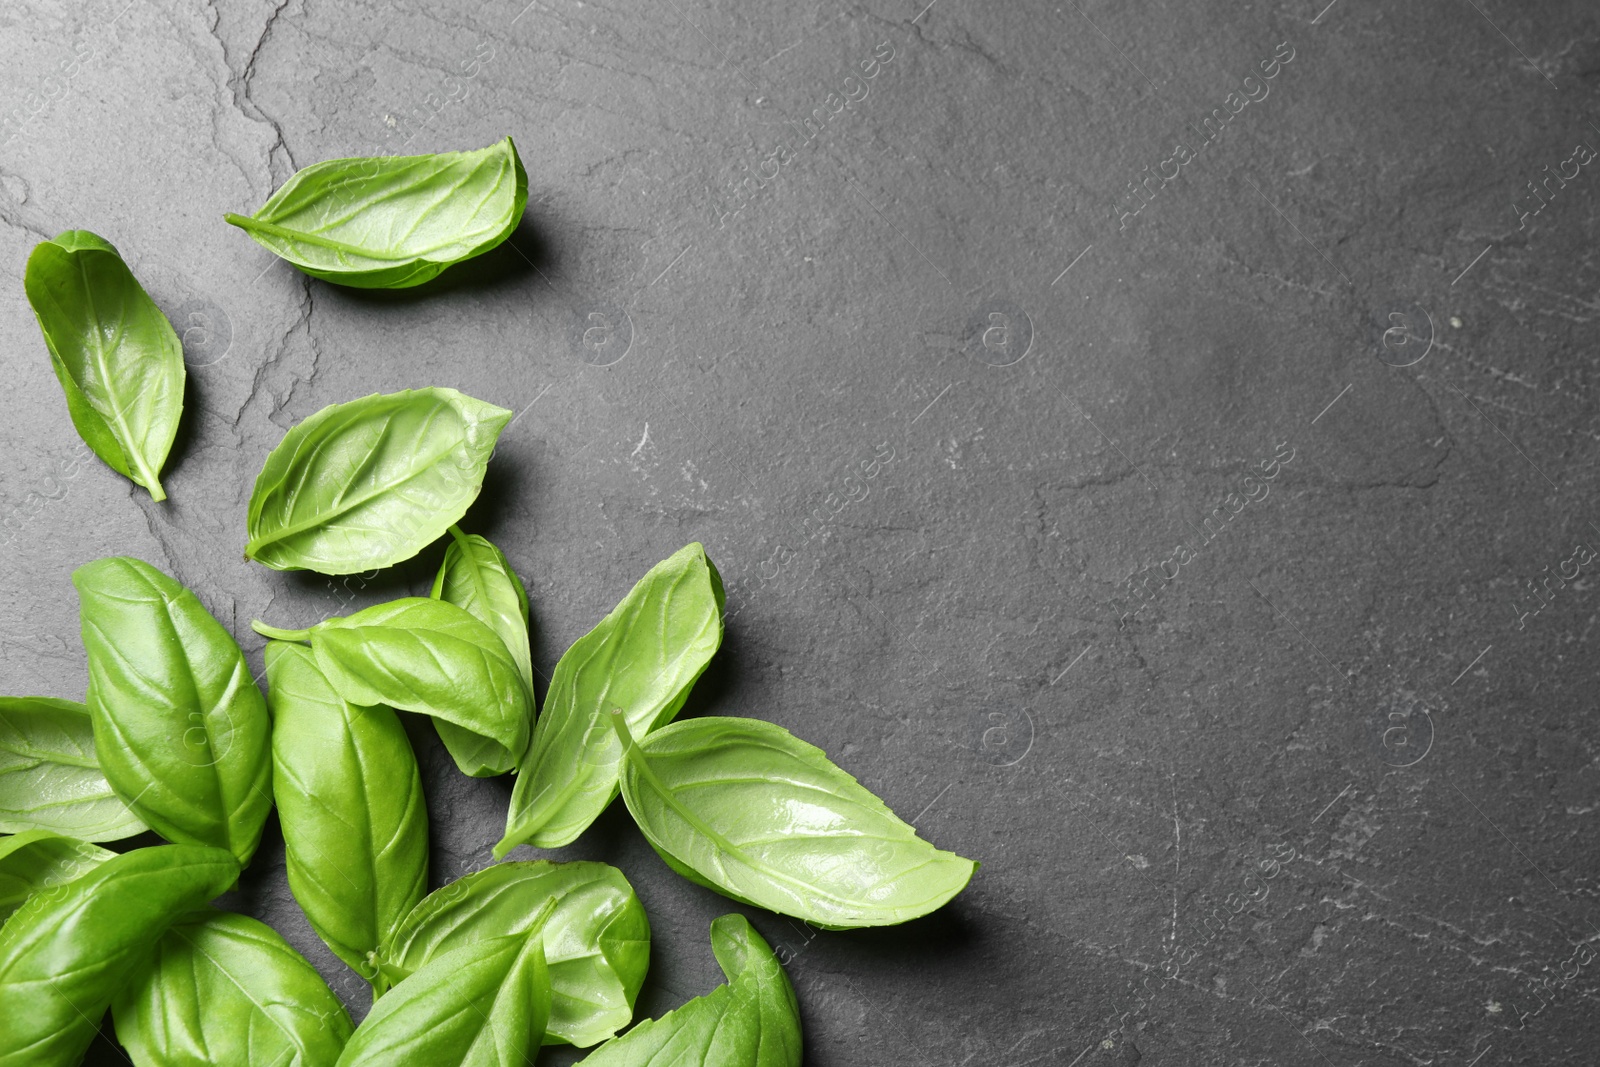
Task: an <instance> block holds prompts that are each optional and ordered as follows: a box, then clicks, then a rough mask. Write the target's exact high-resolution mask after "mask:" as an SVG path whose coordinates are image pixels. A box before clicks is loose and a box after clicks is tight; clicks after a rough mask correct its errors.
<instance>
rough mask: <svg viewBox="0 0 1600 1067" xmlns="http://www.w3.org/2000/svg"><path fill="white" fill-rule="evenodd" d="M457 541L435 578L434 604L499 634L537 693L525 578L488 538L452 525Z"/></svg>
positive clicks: (446, 555) (531, 689) (531, 687)
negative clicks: (447, 606)
mask: <svg viewBox="0 0 1600 1067" xmlns="http://www.w3.org/2000/svg"><path fill="white" fill-rule="evenodd" d="M450 536H451V537H452V538H454V540H453V541H452V542H451V544H450V547H449V548H448V549H447V550H445V554H444V562H443V563H441V564H440V565H439V573H438V575H436V576H435V577H434V579H433V591H432V592H430V593H429V594H428V595H429V596H431V597H433V599H435V600H443V601H444V602H445V603H447V604H454V605H455V606H456V607H458V608H461V609H463V610H465V611H466V612H467V613H468V614H469V615H471V616H472V617H473V618H475V619H477V620H478V621H479V622H481V623H483V624H484V625H486V626H488V627H489V629H491V630H493V631H494V632H495V633H497V634H499V635H500V640H501V641H503V642H505V646H506V650H507V651H509V652H510V653H511V658H512V659H514V660H516V662H517V670H519V671H521V672H522V681H523V683H524V684H525V685H527V687H528V692H530V693H532V692H533V651H532V649H531V648H530V647H529V644H528V640H529V639H528V592H527V590H526V589H524V588H523V587H522V579H521V578H518V577H517V572H516V571H514V570H512V569H511V561H510V560H508V559H506V555H505V553H504V552H501V551H500V550H499V549H498V548H496V547H495V546H494V545H492V544H490V543H489V540H488V538H485V537H480V536H478V535H477V534H471V535H468V534H464V533H462V532H461V529H460V527H457V526H452V527H450Z"/></svg>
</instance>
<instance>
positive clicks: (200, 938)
mask: <svg viewBox="0 0 1600 1067" xmlns="http://www.w3.org/2000/svg"><path fill="white" fill-rule="evenodd" d="M111 1011H112V1018H113V1019H114V1020H115V1021H116V1027H117V1040H118V1041H119V1042H121V1043H122V1046H123V1048H125V1049H127V1051H128V1054H129V1055H130V1056H132V1057H133V1062H134V1064H135V1065H136V1067H209V1065H211V1064H224V1063H226V1064H273V1065H274V1067H333V1064H334V1063H335V1062H336V1061H337V1060H338V1059H339V1053H340V1052H341V1051H342V1050H343V1048H344V1044H345V1042H346V1041H347V1040H349V1037H350V1033H351V1030H352V1029H353V1027H352V1026H351V1024H350V1016H349V1015H347V1014H346V1013H345V1010H344V1005H343V1004H341V1003H339V998H338V997H336V996H334V995H333V990H331V989H329V988H328V985H327V983H326V982H324V981H323V980H322V976H321V975H319V974H318V973H317V970H316V968H315V967H313V966H311V964H310V963H308V962H306V958H305V957H304V956H302V955H300V953H298V952H296V951H295V950H294V949H293V948H292V947H291V946H290V945H289V943H288V942H287V941H285V940H284V939H283V938H282V937H281V936H279V934H278V932H277V931H276V930H274V929H273V928H272V927H270V926H267V925H266V924H264V923H260V922H257V921H256V920H254V919H251V918H247V917H246V916H243V915H234V914H231V913H229V912H225V911H216V910H214V909H207V910H204V911H202V912H200V913H198V914H196V915H191V916H188V917H186V918H185V919H183V920H181V921H179V922H177V923H174V924H173V925H172V927H171V928H169V929H168V930H167V932H166V933H165V934H164V935H163V936H162V938H161V940H160V941H158V942H156V950H155V953H154V957H153V959H151V960H150V962H149V963H148V964H147V965H146V966H145V967H143V968H140V970H139V972H138V974H137V975H136V976H135V978H134V980H133V981H132V982H131V983H129V984H128V985H127V986H125V987H124V988H123V989H121V990H120V991H119V992H118V993H117V995H116V997H115V998H114V999H113V1000H112V1002H111Z"/></svg>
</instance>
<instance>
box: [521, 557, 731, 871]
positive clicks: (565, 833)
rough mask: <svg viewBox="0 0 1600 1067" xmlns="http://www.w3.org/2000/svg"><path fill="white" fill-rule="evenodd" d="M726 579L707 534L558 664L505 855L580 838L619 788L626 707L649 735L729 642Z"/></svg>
mask: <svg viewBox="0 0 1600 1067" xmlns="http://www.w3.org/2000/svg"><path fill="white" fill-rule="evenodd" d="M722 605H723V594H722V579H721V577H720V576H719V575H718V574H717V569H716V567H714V566H712V564H711V561H710V560H709V559H707V558H706V553H705V549H704V548H702V547H701V546H700V545H699V544H698V543H695V544H690V545H687V546H685V547H684V548H681V549H679V550H678V551H677V552H675V553H673V554H672V555H671V556H669V557H667V559H666V560H664V561H662V562H661V563H658V564H656V565H655V566H654V567H652V568H651V569H650V572H649V573H648V574H646V575H645V576H644V577H643V578H641V579H640V580H639V584H637V585H635V586H634V587H633V589H632V591H631V592H629V593H628V595H627V596H626V597H625V598H623V601H622V603H620V604H618V605H617V607H616V610H614V611H613V612H612V613H611V614H609V615H607V616H606V617H605V618H604V619H601V620H600V624H599V625H598V626H596V627H595V628H594V629H593V630H590V631H589V632H588V633H587V634H585V635H583V636H582V637H580V638H578V640H577V641H575V642H574V643H573V645H572V647H571V648H569V649H567V652H566V654H565V655H564V656H562V657H561V660H560V662H558V663H557V664H556V669H555V673H554V675H552V676H551V679H550V689H549V691H548V692H547V693H546V695H545V700H544V710H543V712H542V713H541V714H540V716H539V722H538V725H537V726H535V728H534V732H533V743H532V745H531V746H530V748H529V751H528V755H527V756H526V757H525V758H524V759H523V764H522V768H521V771H520V773H519V774H518V775H517V783H516V786H515V787H514V789H513V791H512V793H511V810H510V811H509V813H508V814H507V815H506V832H505V836H504V837H503V838H501V839H500V843H499V844H497V845H495V847H494V855H495V858H496V859H499V858H501V857H503V856H505V854H506V853H507V852H509V851H511V849H513V848H515V847H516V846H517V845H519V844H521V843H523V842H524V841H526V842H529V843H530V844H533V845H535V846H537V847H539V848H560V847H561V846H562V845H568V844H571V843H572V842H573V841H574V840H576V839H577V836H578V835H579V834H581V833H583V831H584V830H585V829H587V828H588V826H589V824H590V823H592V822H594V820H595V818H596V817H598V816H599V814H600V813H601V812H602V811H604V810H605V809H606V805H608V804H610V803H611V801H612V800H613V799H615V798H616V795H617V765H618V762H619V761H620V760H621V758H622V746H621V745H620V744H619V743H618V741H617V738H616V735H615V734H613V733H612V731H611V728H610V726H609V725H608V724H607V719H608V717H609V713H610V712H611V710H612V709H614V708H621V709H622V710H623V711H625V712H626V713H627V717H628V726H629V728H630V729H631V730H632V731H633V732H634V733H635V734H636V735H642V734H645V733H647V732H649V731H650V730H653V729H655V728H656V727H658V726H660V725H661V724H662V723H665V722H669V721H671V719H672V717H673V716H674V715H676V714H677V713H678V709H679V708H681V707H683V702H684V700H686V699H687V698H688V696H689V690H690V688H691V687H692V686H693V685H694V683H695V680H696V679H697V678H699V677H700V673H701V672H702V671H704V670H705V669H706V665H707V664H708V663H710V662H711V656H712V654H713V653H715V652H716V651H717V646H718V645H719V644H721V643H722Z"/></svg>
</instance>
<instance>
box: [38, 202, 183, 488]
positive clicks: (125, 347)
mask: <svg viewBox="0 0 1600 1067" xmlns="http://www.w3.org/2000/svg"><path fill="white" fill-rule="evenodd" d="M24 286H25V288H26V289H27V292H28V303H30V304H32V305H33V314H34V316H35V317H36V318H37V319H38V320H39V330H40V332H41V333H43V334H44V341H45V345H46V347H48V348H49V349H50V365H51V367H52V368H54V370H55V372H56V378H57V379H58V380H60V382H61V389H62V391H63V392H65V393H66V394H67V413H68V414H69V415H71V416H72V425H73V426H75V427H77V430H78V435H79V436H80V437H82V438H83V440H84V442H85V443H86V444H88V446H89V447H90V448H92V449H94V454H95V455H97V456H99V457H100V458H101V459H103V460H105V462H106V465H107V466H109V467H111V469H112V470H115V471H116V472H117V473H118V474H122V475H125V476H127V477H128V478H131V479H133V481H134V482H135V483H137V484H139V485H142V486H144V487H145V488H146V489H148V490H149V491H150V496H151V498H152V499H154V500H165V499H166V498H167V494H166V492H165V491H164V490H163V489H162V488H161V467H162V465H163V464H165V463H166V461H167V453H168V452H169V451H171V449H172V439H173V437H175V436H176V435H177V432H178V419H179V417H180V416H181V415H182V414H183V382H184V373H185V372H184V367H183V345H182V343H180V342H179V340H178V335H177V334H176V333H175V332H173V329H172V324H171V323H170V322H168V321H167V317H166V316H165V315H163V314H162V313H161V309H160V308H158V307H156V305H155V301H153V300H151V299H150V297H149V295H148V294H147V293H146V292H145V291H144V287H143V286H141V285H140V284H139V280H138V279H137V278H135V277H134V276H133V272H132V271H130V270H129V269H128V265H127V264H126V263H124V262H123V261H122V257H121V256H120V255H118V254H117V250H116V249H115V248H114V247H112V245H111V243H110V242H109V241H107V240H106V239H105V238H103V237H99V236H97V235H95V234H92V233H90V232H89V231H88V230H68V231H67V232H66V233H63V234H61V235H60V236H59V237H57V238H55V240H53V241H45V242H43V243H42V244H40V245H38V246H37V247H36V248H34V250H33V254H32V255H30V256H29V257H28V268H27V271H26V273H25V275H24Z"/></svg>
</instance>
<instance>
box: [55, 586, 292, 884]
mask: <svg viewBox="0 0 1600 1067" xmlns="http://www.w3.org/2000/svg"><path fill="white" fill-rule="evenodd" d="M72 584H73V585H75V586H77V587H78V598H79V600H80V602H81V614H82V623H83V644H84V648H85V650H86V651H87V652H88V654H89V691H88V696H87V703H88V705H89V714H90V716H91V717H92V718H93V720H94V742H95V752H96V753H97V754H98V755H99V757H100V769H101V770H102V771H103V772H105V776H106V780H107V781H108V782H110V783H111V788H112V789H114V790H116V793H117V796H119V797H121V798H122V800H123V801H124V802H125V803H126V804H127V805H128V807H129V808H131V809H132V810H133V813H134V814H135V815H137V816H139V818H141V819H143V820H144V821H145V822H146V823H147V824H148V825H149V826H150V828H151V829H152V830H154V831H155V832H156V833H158V834H160V835H161V836H162V837H165V838H167V839H168V840H169V841H178V842H182V843H187V844H198V845H214V846H216V847H217V848H225V849H227V850H228V851H230V852H232V853H233V854H234V856H236V857H237V858H238V860H239V862H240V863H241V864H245V863H248V862H250V857H251V856H252V855H253V854H254V853H255V850H256V845H257V843H259V842H260V840H261V827H262V824H263V823H265V821H266V818H267V811H268V810H269V809H270V808H271V807H272V760H271V755H270V752H269V750H268V730H269V724H268V721H267V703H266V701H265V700H264V699H263V698H262V696H261V690H259V689H257V688H256V685H255V682H254V681H253V680H251V677H250V668H249V667H248V666H246V664H245V661H244V654H243V653H242V652H240V651H239V646H238V645H237V644H235V643H234V640H233V638H232V637H231V636H229V634H228V631H227V630H224V629H223V628H222V624H221V623H219V622H217V620H216V619H213V618H212V617H211V615H210V614H209V613H208V612H207V611H206V609H205V607H204V606H203V605H202V604H201V603H200V601H199V599H198V598H197V597H196V596H195V595H194V594H193V593H191V592H190V591H189V590H187V589H185V588H184V587H183V586H181V585H179V584H178V583H177V582H175V581H173V580H172V579H171V578H169V577H167V576H166V575H165V574H162V573H161V572H160V571H158V570H156V568H154V567H152V566H150V564H148V563H145V562H144V561H142V560H137V559H129V558H127V557H126V556H115V557H111V558H109V559H102V560H96V561H95V562H93V563H86V564H84V565H83V566H82V567H79V568H78V569H77V570H76V571H74V572H73V574H72Z"/></svg>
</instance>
